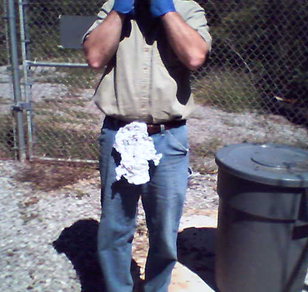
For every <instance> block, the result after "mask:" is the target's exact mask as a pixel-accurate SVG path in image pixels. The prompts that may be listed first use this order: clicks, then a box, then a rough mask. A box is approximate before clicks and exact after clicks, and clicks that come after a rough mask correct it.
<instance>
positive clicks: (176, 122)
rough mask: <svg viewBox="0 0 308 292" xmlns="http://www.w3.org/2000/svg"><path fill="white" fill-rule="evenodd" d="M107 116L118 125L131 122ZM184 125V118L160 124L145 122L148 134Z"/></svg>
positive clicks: (121, 125) (122, 125)
mask: <svg viewBox="0 0 308 292" xmlns="http://www.w3.org/2000/svg"><path fill="white" fill-rule="evenodd" d="M108 118H109V119H111V120H112V121H113V122H115V123H116V124H117V125H118V126H119V127H124V126H125V125H127V124H129V123H131V122H125V121H121V120H117V119H115V118H111V117H108ZM184 125H186V120H174V121H170V122H166V123H161V124H147V130H148V134H149V135H154V134H158V133H161V132H164V131H167V130H170V129H172V128H178V127H180V126H184Z"/></svg>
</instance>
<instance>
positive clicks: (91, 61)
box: [87, 58, 105, 70]
mask: <svg viewBox="0 0 308 292" xmlns="http://www.w3.org/2000/svg"><path fill="white" fill-rule="evenodd" d="M87 63H88V65H89V67H90V68H92V69H94V70H99V69H102V68H104V66H105V65H104V64H102V63H101V62H99V61H98V60H95V59H90V58H87Z"/></svg>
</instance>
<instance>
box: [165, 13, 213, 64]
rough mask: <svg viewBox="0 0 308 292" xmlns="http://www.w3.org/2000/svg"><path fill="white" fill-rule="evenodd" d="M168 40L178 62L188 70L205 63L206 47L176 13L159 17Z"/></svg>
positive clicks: (201, 39) (199, 37)
mask: <svg viewBox="0 0 308 292" xmlns="http://www.w3.org/2000/svg"><path fill="white" fill-rule="evenodd" d="M161 20H162V22H163V25H164V28H165V31H166V34H167V37H168V40H169V42H170V45H171V46H172V48H173V50H174V52H175V54H176V55H177V56H178V58H179V60H180V61H181V62H182V63H183V64H184V65H185V66H186V67H188V68H189V69H190V70H196V69H198V68H199V67H200V66H202V64H203V63H204V61H205V58H206V54H207V52H208V49H209V48H208V45H207V43H206V42H205V41H204V40H203V38H202V37H201V36H200V35H199V34H198V33H197V32H196V31H195V30H194V29H193V28H191V27H190V26H189V25H188V24H186V23H185V22H184V20H183V19H182V18H181V16H180V15H179V14H178V13H177V12H169V13H166V14H164V15H163V16H161Z"/></svg>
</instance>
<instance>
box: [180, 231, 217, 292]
mask: <svg viewBox="0 0 308 292" xmlns="http://www.w3.org/2000/svg"><path fill="white" fill-rule="evenodd" d="M215 241H216V228H195V227H190V228H186V229H184V230H183V231H182V232H180V233H179V235H178V242H177V245H178V258H179V262H180V263H181V264H182V265H184V266H186V267H187V268H188V269H190V270H191V271H193V272H194V273H196V274H197V275H198V276H199V277H200V278H201V279H202V280H203V281H204V282H206V283H207V285H209V286H210V287H211V288H212V289H213V290H215V291H216V290H217V288H216V284H215V275H214V263H215V254H216V251H215Z"/></svg>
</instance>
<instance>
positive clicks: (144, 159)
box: [113, 122, 162, 185]
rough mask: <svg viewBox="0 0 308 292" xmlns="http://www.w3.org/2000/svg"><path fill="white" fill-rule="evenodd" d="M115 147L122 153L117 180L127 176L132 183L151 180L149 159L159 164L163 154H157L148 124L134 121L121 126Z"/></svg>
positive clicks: (138, 183) (136, 183)
mask: <svg viewBox="0 0 308 292" xmlns="http://www.w3.org/2000/svg"><path fill="white" fill-rule="evenodd" d="M113 147H114V148H115V149H116V150H117V151H118V152H119V153H120V154H121V162H120V165H119V166H118V167H117V168H116V174H117V177H116V179H117V180H120V179H121V177H122V176H123V177H125V178H126V179H127V181H128V182H129V183H130V184H135V185H140V184H144V183H146V182H148V181H149V180H150V175H149V161H151V160H153V162H154V164H155V165H158V164H159V161H160V159H161V157H162V154H157V152H156V150H155V146H154V142H153V139H152V138H151V137H149V134H148V132H147V125H146V123H143V122H132V123H130V124H127V125H125V126H124V127H121V128H120V129H119V131H118V132H117V134H116V136H115V142H114V145H113Z"/></svg>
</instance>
